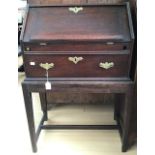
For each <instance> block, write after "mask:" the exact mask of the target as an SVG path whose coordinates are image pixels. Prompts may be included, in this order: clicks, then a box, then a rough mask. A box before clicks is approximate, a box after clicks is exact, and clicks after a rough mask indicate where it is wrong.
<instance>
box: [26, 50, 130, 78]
mask: <svg viewBox="0 0 155 155" xmlns="http://www.w3.org/2000/svg"><path fill="white" fill-rule="evenodd" d="M73 53H74V52H73ZM75 53H76V52H75ZM75 56H77V57H82V58H83V60H81V61H80V62H78V63H77V64H74V63H73V62H72V61H69V60H68V57H75ZM24 58H25V71H26V75H27V77H45V75H46V70H45V69H43V68H41V67H40V64H41V63H46V62H47V63H54V68H52V69H50V70H49V71H48V73H49V74H48V75H49V77H128V73H129V61H128V60H129V55H127V54H126V55H125V54H118V55H112V54H111V55H109V54H104V55H103V54H102V55H97V54H95V55H87V54H85V55H84V54H81V55H78V54H70V55H50V54H49V55H45V54H40V55H39V54H33V55H32V54H25V57H24ZM30 62H35V63H36V65H35V66H31V65H30ZM100 62H103V63H105V62H113V63H114V67H112V68H109V69H104V68H101V67H99V64H100Z"/></svg>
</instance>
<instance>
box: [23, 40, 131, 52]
mask: <svg viewBox="0 0 155 155" xmlns="http://www.w3.org/2000/svg"><path fill="white" fill-rule="evenodd" d="M130 46H131V45H130V43H114V42H106V43H101V42H99V43H95V42H90V43H89V42H85V43H84V42H69V43H47V42H38V43H37V42H35V43H25V44H24V47H23V48H24V51H33V52H35V51H62V50H63V51H118V50H129V49H130Z"/></svg>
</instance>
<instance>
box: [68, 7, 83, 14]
mask: <svg viewBox="0 0 155 155" xmlns="http://www.w3.org/2000/svg"><path fill="white" fill-rule="evenodd" d="M82 10H83V7H70V8H69V11H72V12H73V13H75V14H77V13H78V12H79V11H82Z"/></svg>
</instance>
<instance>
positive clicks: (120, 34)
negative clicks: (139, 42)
mask: <svg viewBox="0 0 155 155" xmlns="http://www.w3.org/2000/svg"><path fill="white" fill-rule="evenodd" d="M72 7H73V6H72ZM69 8H70V6H42V7H36V6H31V7H29V9H28V13H27V19H26V23H25V30H24V35H23V39H22V41H23V42H33V41H34V42H35V41H42V40H43V41H70V40H72V41H74V40H75V41H93V40H95V41H96V40H101V41H107V40H114V41H130V40H131V34H130V28H129V27H130V26H129V19H128V18H129V17H128V10H127V7H126V5H101V6H83V7H82V8H83V10H80V11H79V12H78V13H74V12H73V11H70V10H69Z"/></svg>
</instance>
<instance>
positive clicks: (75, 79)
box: [21, 0, 134, 152]
mask: <svg viewBox="0 0 155 155" xmlns="http://www.w3.org/2000/svg"><path fill="white" fill-rule="evenodd" d="M49 2H50V1H49V0H48V1H47V3H48V4H49ZM55 2H56V1H55ZM61 2H62V1H61ZM63 2H64V1H63ZM74 2H75V1H73V2H72V4H74ZM79 2H81V1H78V2H77V3H79ZM82 2H84V1H82ZM87 2H88V1H87ZM31 4H32V3H31ZM55 4H56V3H55ZM64 4H65V5H55V6H44V5H45V3H44V4H43V5H41V1H40V4H39V5H38V6H33V5H31V6H30V7H29V11H28V13H27V19H26V22H25V26H24V29H23V35H22V37H21V41H22V50H23V52H24V62H25V64H24V65H25V70H26V79H25V81H24V82H23V84H22V85H23V93H24V98H25V105H26V109H27V117H28V123H29V129H30V136H31V142H32V147H33V151H34V152H35V151H36V141H37V139H38V136H39V133H40V131H41V129H56V128H58V129H66V127H67V126H64V125H61V126H45V125H43V123H44V121H45V120H46V119H47V102H46V100H47V98H46V94H47V92H48V93H52V92H58V93H59V92H68V93H70V92H72V93H77V92H80V93H115V94H118V95H119V96H118V100H117V102H116V104H118V101H119V98H122V97H121V96H124V100H121V101H122V102H121V103H120V104H119V106H118V108H115V119H116V121H117V122H118V126H117V127H119V129H120V131H121V132H120V133H121V139H122V151H123V152H125V151H126V150H127V149H128V146H129V133H130V132H129V127H130V119H131V108H132V98H133V89H134V82H133V81H132V80H131V78H130V77H131V75H130V76H129V73H130V68H131V58H132V48H133V40H134V34H133V28H132V21H131V16H130V9H129V5H128V4H119V5H92V4H89V5H85V4H84V5H82V7H83V8H84V10H83V11H81V12H79V13H77V14H74V13H73V12H70V11H69V10H68V8H69V7H73V6H75V5H68V4H67V3H64ZM79 4H80V3H79ZM76 6H81V5H76ZM70 56H72V57H74V56H77V57H81V56H82V57H83V58H84V59H83V60H82V61H80V62H78V63H77V64H74V63H73V62H71V61H69V60H68V57H70ZM30 62H35V65H30ZM46 62H48V63H54V65H55V66H54V68H53V69H50V70H49V81H50V82H51V84H52V90H50V91H49V90H46V89H45V81H46V78H45V74H46V72H45V70H44V69H42V68H40V66H39V64H40V63H46ZM100 62H114V67H113V68H110V69H108V70H106V69H102V68H100V67H99V63H100ZM32 92H39V93H40V97H41V98H42V100H41V101H42V104H41V106H42V110H43V118H42V120H41V122H40V124H39V127H38V130H37V133H36V134H35V129H34V120H33V110H32V99H31V95H30V94H31V93H32ZM116 104H115V106H116ZM122 105H123V106H122ZM120 107H123V111H124V112H123V114H120V111H121V109H120ZM31 118H32V119H31ZM120 118H122V119H120ZM90 127H91V125H88V126H81V125H75V126H68V128H72V129H74V128H78V129H79V128H81V129H82V128H84V129H86V128H90ZM92 128H93V129H96V128H98V129H101V128H104V129H110V128H111V129H114V128H116V127H114V126H110V125H107V126H106V125H103V126H92Z"/></svg>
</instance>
